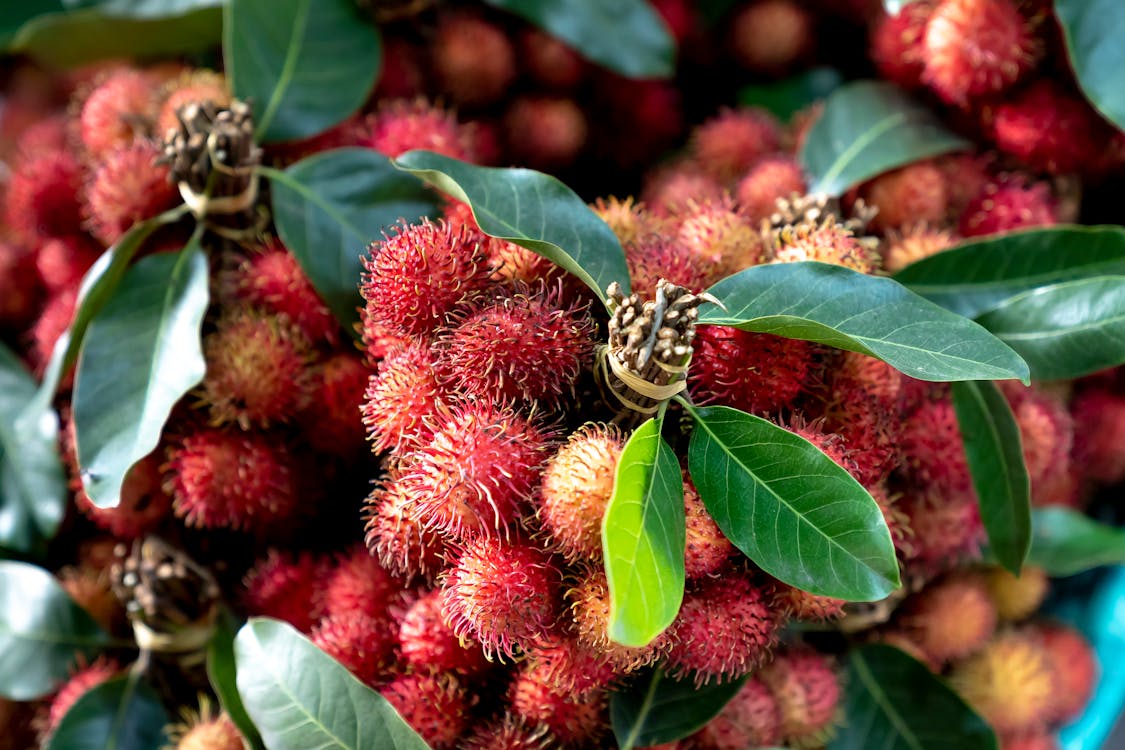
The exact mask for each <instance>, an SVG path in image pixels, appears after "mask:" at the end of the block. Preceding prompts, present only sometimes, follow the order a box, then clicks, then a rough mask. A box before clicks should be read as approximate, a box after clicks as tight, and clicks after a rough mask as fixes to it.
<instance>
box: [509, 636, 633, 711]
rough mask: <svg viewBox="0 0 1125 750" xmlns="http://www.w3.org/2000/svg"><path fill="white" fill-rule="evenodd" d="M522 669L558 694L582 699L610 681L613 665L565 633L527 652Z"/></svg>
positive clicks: (611, 679) (612, 675) (613, 673)
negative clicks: (525, 664) (525, 661)
mask: <svg viewBox="0 0 1125 750" xmlns="http://www.w3.org/2000/svg"><path fill="white" fill-rule="evenodd" d="M525 671H526V673H527V674H528V675H530V676H532V677H533V678H534V679H535V680H537V681H538V682H541V683H543V684H544V685H546V686H547V687H549V688H551V689H552V690H553V691H555V692H556V693H558V694H559V695H564V696H569V697H572V698H583V697H585V696H587V695H589V694H590V693H591V692H592V691H596V690H604V689H605V688H606V687H607V686H608V685H609V684H610V683H611V682H613V679H614V676H615V672H614V669H613V665H612V664H610V663H609V661H608V660H607V659H606V658H605V657H604V656H603V655H602V654H600V653H598V652H597V651H595V650H594V649H592V648H590V647H589V646H588V645H586V644H584V643H582V642H581V641H579V640H578V639H577V638H576V637H575V636H574V635H573V634H571V633H566V634H563V635H561V636H557V637H555V638H553V639H552V640H551V641H550V642H548V643H543V644H537V645H535V646H532V647H531V648H530V649H528V651H527V666H526V667H525Z"/></svg>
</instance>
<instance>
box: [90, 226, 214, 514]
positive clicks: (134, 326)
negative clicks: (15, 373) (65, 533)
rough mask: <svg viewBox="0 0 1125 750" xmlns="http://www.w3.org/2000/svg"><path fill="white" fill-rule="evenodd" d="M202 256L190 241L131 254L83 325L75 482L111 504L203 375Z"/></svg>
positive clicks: (103, 503) (205, 299) (97, 500)
mask: <svg viewBox="0 0 1125 750" xmlns="http://www.w3.org/2000/svg"><path fill="white" fill-rule="evenodd" d="M207 270H208V269H207V256H206V255H205V254H204V252H203V249H202V248H201V247H200V246H199V242H198V239H197V238H196V239H194V240H193V241H192V242H191V243H189V244H188V246H187V247H185V248H184V249H183V250H181V251H180V252H178V253H159V254H157V255H150V256H148V257H147V258H143V259H142V260H140V261H138V262H137V264H136V265H134V266H133V267H132V268H130V269H129V270H128V271H126V272H125V275H124V277H123V278H122V279H121V285H120V286H119V287H118V289H117V292H116V294H115V295H114V296H113V298H112V299H111V300H109V302H108V303H106V305H105V307H104V308H102V310H101V312H99V313H98V315H97V317H95V318H94V320H93V321H92V322H91V323H90V328H89V330H87V332H86V341H85V344H84V345H83V347H82V353H81V355H80V356H79V360H78V372H77V376H76V377H75V381H74V397H73V409H74V433H75V447H76V451H77V458H78V465H79V467H80V471H81V476H82V486H83V488H84V489H85V490H86V494H87V495H89V496H90V499H91V500H92V501H93V502H94V504H95V505H97V506H99V507H113V506H115V505H117V503H118V502H119V500H120V495H121V485H122V484H123V483H124V481H125V475H126V474H127V473H128V472H129V469H131V468H132V467H133V465H134V464H135V463H136V462H137V461H139V460H141V459H142V458H144V457H145V456H147V455H148V454H149V453H151V452H152V451H153V450H154V449H155V448H156V445H157V443H159V442H160V434H161V432H162V431H163V430H164V423H165V422H167V421H168V416H169V415H170V414H171V413H172V408H173V407H174V406H175V405H176V403H177V402H178V401H179V400H180V399H181V398H182V397H183V396H184V394H186V393H187V392H188V391H189V390H191V389H192V388H193V387H195V386H196V385H197V384H198V383H199V382H200V381H201V380H203V373H204V371H205V370H206V363H205V362H204V360H203V347H202V344H201V341H200V328H201V327H202V325H203V316H204V315H205V314H206V312H207V304H208V280H207Z"/></svg>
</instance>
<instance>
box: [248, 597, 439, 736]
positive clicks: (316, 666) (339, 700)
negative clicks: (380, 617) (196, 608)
mask: <svg viewBox="0 0 1125 750" xmlns="http://www.w3.org/2000/svg"><path fill="white" fill-rule="evenodd" d="M234 658H235V664H236V666H237V669H238V692H239V694H240V695H241V696H242V702H243V704H244V705H245V706H246V710H247V712H248V713H249V714H250V717H251V718H252V719H253V720H254V723H255V725H257V727H258V730H259V731H260V732H261V733H262V739H263V741H264V742H265V745H266V747H268V748H269V749H270V750H308V748H311V747H320V748H340V750H359V748H379V750H428V748H427V747H426V743H425V742H424V741H423V740H422V738H421V737H419V736H418V735H417V734H415V732H414V730H413V729H411V728H410V726H409V725H407V723H406V722H405V721H403V720H402V717H400V716H399V715H398V713H397V712H396V711H395V710H394V708H393V707H392V706H391V704H390V703H388V702H387V700H386V699H385V698H384V697H383V696H381V695H379V694H378V693H377V692H375V691H374V690H372V689H371V688H369V687H367V686H366V685H364V684H363V683H361V682H360V681H359V680H357V679H356V678H355V677H353V676H352V674H351V673H350V672H348V670H347V669H345V668H344V667H343V666H341V665H340V663H339V662H337V661H336V660H335V659H333V658H332V657H331V656H329V655H328V654H326V653H324V652H323V651H321V650H320V649H319V648H317V647H316V646H314V645H313V644H312V642H311V641H309V640H308V639H307V638H305V637H304V636H303V635H301V634H300V633H298V632H297V631H296V630H295V629H293V627H292V626H291V625H289V624H287V623H284V622H280V621H278V620H270V619H268V618H253V619H251V620H250V621H249V622H248V623H246V625H244V626H243V627H242V629H241V630H240V631H238V636H237V637H235V639H234Z"/></svg>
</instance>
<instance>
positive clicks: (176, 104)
mask: <svg viewBox="0 0 1125 750" xmlns="http://www.w3.org/2000/svg"><path fill="white" fill-rule="evenodd" d="M160 93H161V99H162V101H161V103H160V111H159V113H158V114H157V117H156V132H155V133H154V135H155V136H156V137H157V138H163V137H164V136H165V135H166V134H167V133H168V131H169V130H175V129H176V128H178V127H179V126H180V121H179V119H178V118H177V117H176V114H177V112H178V111H179V109H180V108H181V107H184V106H186V105H188V104H196V103H199V104H202V103H204V102H211V103H212V104H214V105H215V106H217V107H226V106H228V105H229V104H230V88H229V87H228V86H227V81H226V78H224V77H223V76H222V75H221V74H219V73H215V72H212V71H210V70H192V71H185V72H184V73H181V74H180V75H178V76H176V77H175V78H173V79H172V80H170V81H168V82H166V83H165V84H164V85H163V86H162V88H161V92H160Z"/></svg>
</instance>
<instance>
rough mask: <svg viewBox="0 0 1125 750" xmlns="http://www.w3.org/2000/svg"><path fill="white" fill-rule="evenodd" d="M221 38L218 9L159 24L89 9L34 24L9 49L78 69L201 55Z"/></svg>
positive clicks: (168, 18)
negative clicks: (109, 61) (110, 61)
mask: <svg viewBox="0 0 1125 750" xmlns="http://www.w3.org/2000/svg"><path fill="white" fill-rule="evenodd" d="M20 2H22V0H20ZM221 33H222V11H221V10H220V9H219V8H218V7H209V8H200V9H198V10H193V11H190V12H187V13H182V14H178V15H171V16H162V17H159V18H128V17H124V16H115V15H111V14H108V13H106V12H104V11H102V10H101V9H98V8H87V9H85V10H76V11H70V12H62V13H51V14H48V15H42V16H38V17H36V18H34V19H32V20H31V21H29V22H28V23H26V24H24V25H23V27H22V28H20V30H19V32H17V33H16V35H15V37H14V38H13V39H12V40H11V43H10V44H9V46H8V49H9V51H12V52H19V53H23V54H26V55H29V56H30V57H32V58H34V59H35V60H36V61H38V62H39V63H41V64H43V65H45V66H48V67H53V68H59V67H76V66H78V65H85V64H87V63H91V62H95V61H97V60H107V59H125V58H138V57H167V56H169V55H178V54H182V53H187V52H198V51H200V50H205V49H208V48H210V47H213V46H215V45H216V44H218V42H219V37H220V35H221Z"/></svg>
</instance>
